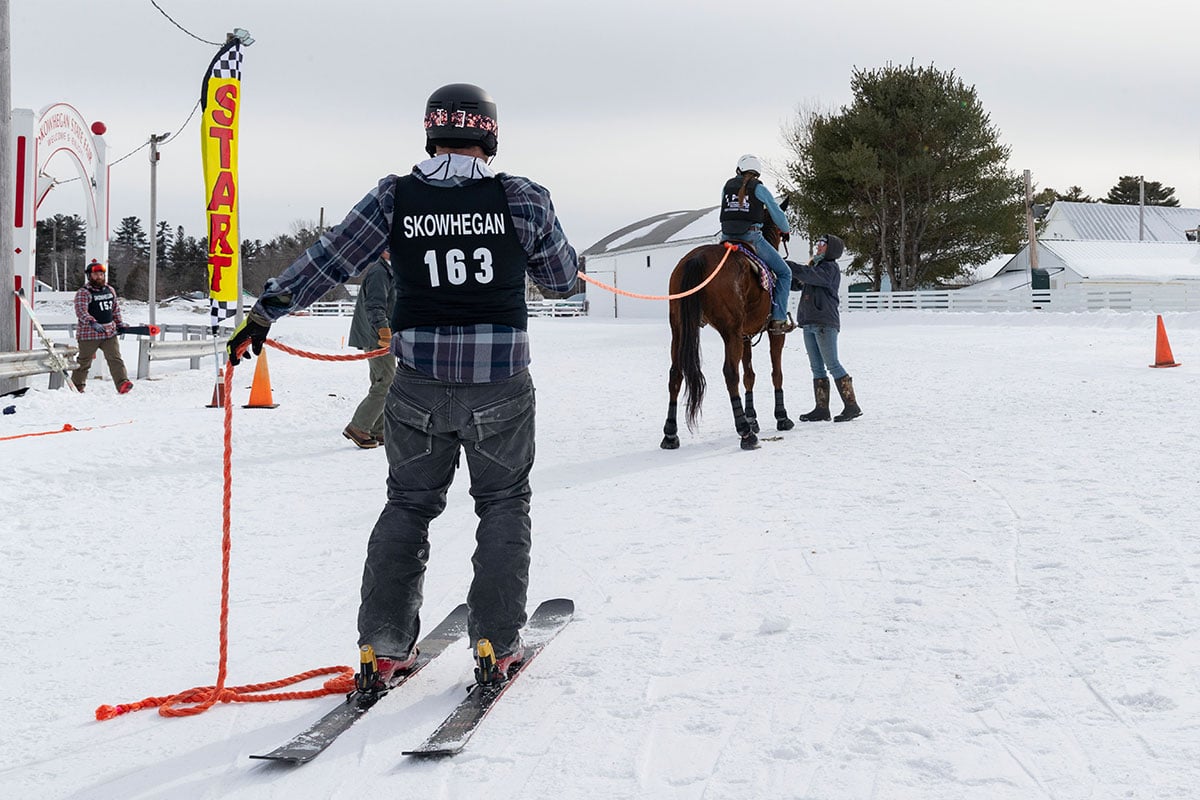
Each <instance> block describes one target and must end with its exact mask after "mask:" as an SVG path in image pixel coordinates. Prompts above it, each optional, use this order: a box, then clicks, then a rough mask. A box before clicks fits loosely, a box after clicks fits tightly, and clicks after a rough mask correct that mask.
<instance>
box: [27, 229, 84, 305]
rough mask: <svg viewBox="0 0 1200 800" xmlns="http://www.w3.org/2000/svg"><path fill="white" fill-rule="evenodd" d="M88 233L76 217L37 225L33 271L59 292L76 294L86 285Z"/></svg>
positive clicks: (39, 278)
mask: <svg viewBox="0 0 1200 800" xmlns="http://www.w3.org/2000/svg"><path fill="white" fill-rule="evenodd" d="M86 248H87V230H86V228H85V226H84V221H83V219H82V218H80V217H79V215H77V214H72V215H70V216H68V215H66V214H55V215H54V216H53V217H50V218H49V219H44V220H41V219H40V220H38V222H37V256H36V263H35V264H34V271H35V273H36V275H37V278H38V280H41V281H45V282H46V283H48V284H50V286H52V287H54V289H55V290H56V291H63V292H68V291H75V290H76V289H78V288H79V287H80V286H82V285H83V267H84V252H85V250H86Z"/></svg>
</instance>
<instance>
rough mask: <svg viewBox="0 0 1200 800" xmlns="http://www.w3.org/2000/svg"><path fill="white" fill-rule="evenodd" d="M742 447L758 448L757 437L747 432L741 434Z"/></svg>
mask: <svg viewBox="0 0 1200 800" xmlns="http://www.w3.org/2000/svg"><path fill="white" fill-rule="evenodd" d="M742 449H743V450H757V449H758V437H757V436H755V435H754V434H753V433H748V434H746V435H745V436H743V437H742Z"/></svg>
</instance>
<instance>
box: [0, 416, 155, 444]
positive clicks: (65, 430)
mask: <svg viewBox="0 0 1200 800" xmlns="http://www.w3.org/2000/svg"><path fill="white" fill-rule="evenodd" d="M131 422H133V420H127V421H125V422H113V423H111V424H109V425H90V426H88V427H86V428H76V427H75V426H74V425H72V424H71V423H69V422H68V423H67V424H66V425H63V426H62V427H61V428H59V429H58V430H56V431H38V432H37V433H18V434H17V435H16V436H0V442H7V441H8V440H10V439H27V438H29V437H30V436H52V435H54V434H56V433H78V432H80V431H94V430H99V429H100V428H112V427H114V426H116V425H128V424H130V423H131Z"/></svg>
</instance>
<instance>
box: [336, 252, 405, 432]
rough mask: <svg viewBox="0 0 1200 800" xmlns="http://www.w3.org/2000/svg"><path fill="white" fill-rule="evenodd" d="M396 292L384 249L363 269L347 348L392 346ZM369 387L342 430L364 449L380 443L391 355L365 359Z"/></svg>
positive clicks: (392, 375)
mask: <svg viewBox="0 0 1200 800" xmlns="http://www.w3.org/2000/svg"><path fill="white" fill-rule="evenodd" d="M395 302H396V289H395V286H394V285H393V283H392V262H391V260H390V259H389V257H388V251H387V250H384V251H383V255H382V256H380V258H379V260H378V261H376V262H375V263H374V264H372V265H371V266H369V267H367V271H366V272H365V273H363V279H362V284H361V285H360V286H359V287H358V297H357V298H356V299H355V301H354V319H353V320H351V322H350V340H349V343H350V346H351V347H356V348H358V349H359V350H362V351H364V352H365V351H367V350H378V349H379V348H381V347H389V348H390V347H391V346H392V328H391V325H392V306H393V305H394V304H395ZM367 369H368V374H369V375H370V378H371V388H370V389H368V390H367V396H366V397H364V398H363V399H362V402H360V403H359V404H358V408H356V409H354V416H353V417H352V418H351V419H350V424H349V425H347V426H346V428H345V430H343V431H342V436H345V437H346V438H347V439H349V440H350V441H352V442H354V443H355V444H356V445H358V446H359V447H361V448H363V449H364V450H366V449H369V448H372V447H378V446H379V445H381V444H383V407H384V405H385V404H386V403H387V393H388V387H389V386H391V385H392V379H393V378H395V377H396V357H395V356H393V355H392V354H391V353H389V354H387V355H386V356H379V357H378V358H372V359H368V360H367Z"/></svg>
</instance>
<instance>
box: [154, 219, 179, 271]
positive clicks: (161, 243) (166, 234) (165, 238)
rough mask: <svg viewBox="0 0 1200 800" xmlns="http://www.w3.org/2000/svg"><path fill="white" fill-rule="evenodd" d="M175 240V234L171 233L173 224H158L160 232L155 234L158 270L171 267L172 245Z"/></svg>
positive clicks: (155, 257)
mask: <svg viewBox="0 0 1200 800" xmlns="http://www.w3.org/2000/svg"><path fill="white" fill-rule="evenodd" d="M174 238H175V234H173V233H172V232H171V224H170V223H168V222H165V221H164V222H160V223H158V230H157V231H156V232H155V234H154V244H155V248H156V250H155V253H154V259H155V266H156V267H158V269H160V270H162V269H166V268H169V267H170V265H171V243H172V241H173V240H174Z"/></svg>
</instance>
